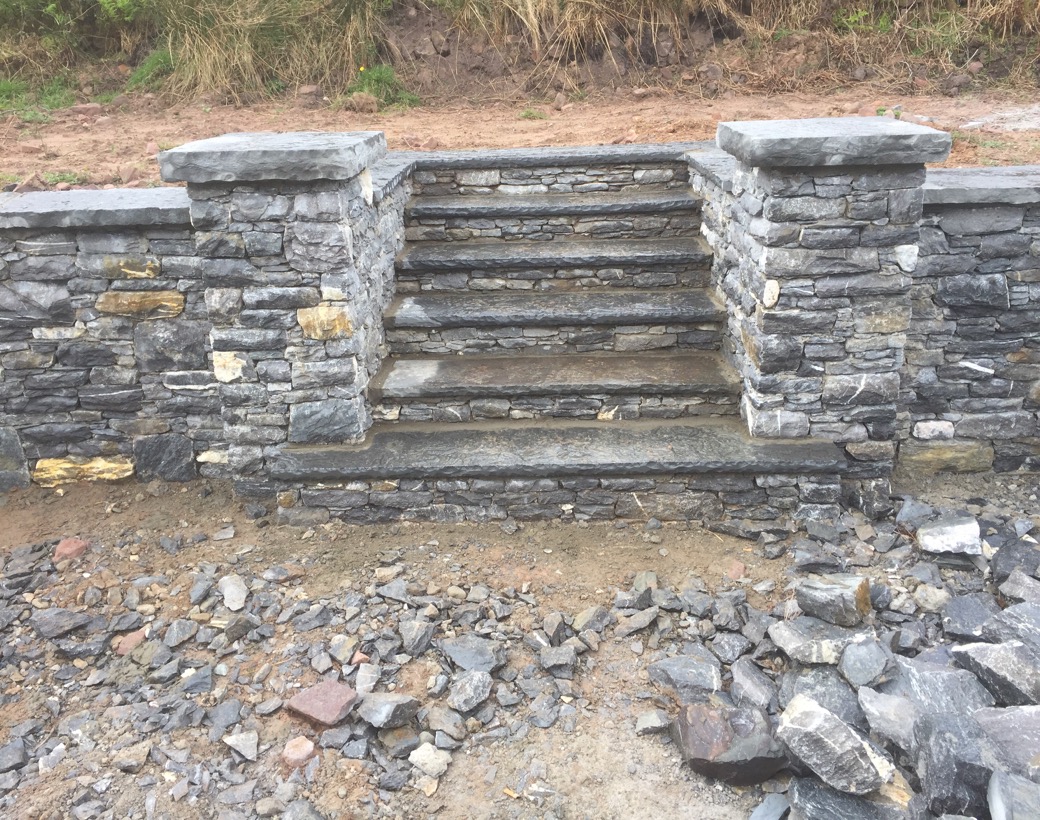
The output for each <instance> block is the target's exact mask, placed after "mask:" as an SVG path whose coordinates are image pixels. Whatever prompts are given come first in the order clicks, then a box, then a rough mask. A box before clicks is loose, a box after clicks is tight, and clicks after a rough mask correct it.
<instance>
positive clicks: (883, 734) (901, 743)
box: [858, 686, 920, 754]
mask: <svg viewBox="0 0 1040 820" xmlns="http://www.w3.org/2000/svg"><path fill="white" fill-rule="evenodd" d="M858 694H859V705H860V708H862V709H863V714H864V715H866V717H867V723H868V724H869V725H870V731H871V732H872V733H873V734H874V735H876V736H877V737H879V738H881V739H882V740H884V741H886V742H888V743H894V744H895V745H896V746H898V747H899V748H900V749H902V750H903V751H904V752H908V753H911V754H914V753H916V750H917V747H916V746H915V745H914V744H915V741H914V725H915V724H916V723H917V718H918V717H919V716H920V711H919V710H918V708H917V705H916V704H915V703H914V702H913V701H912V700H910V699H909V698H904V697H899V696H897V695H884V694H882V693H881V692H875V691H874V690H873V689H870V688H868V687H866V686H863V687H861V688H860V690H859V692H858Z"/></svg>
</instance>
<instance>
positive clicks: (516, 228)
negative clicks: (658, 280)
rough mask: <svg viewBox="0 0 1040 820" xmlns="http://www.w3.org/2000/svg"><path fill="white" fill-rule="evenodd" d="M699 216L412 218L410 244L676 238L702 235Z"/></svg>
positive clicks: (685, 214) (687, 214) (408, 231)
mask: <svg viewBox="0 0 1040 820" xmlns="http://www.w3.org/2000/svg"><path fill="white" fill-rule="evenodd" d="M700 227H701V220H700V215H699V214H697V213H679V214H663V215H652V214H633V215H626V216H531V217H520V218H517V217H485V218H471V219H470V218H459V217H455V218H451V219H435V218H431V217H425V218H422V219H412V220H410V221H409V222H408V226H407V227H406V228H405V232H404V236H405V239H406V240H407V241H409V242H421V241H439V242H464V241H466V240H469V239H505V240H517V239H532V240H540V241H549V240H552V239H560V238H566V239H655V238H661V237H664V238H668V239H675V238H678V237H681V236H699V235H700Z"/></svg>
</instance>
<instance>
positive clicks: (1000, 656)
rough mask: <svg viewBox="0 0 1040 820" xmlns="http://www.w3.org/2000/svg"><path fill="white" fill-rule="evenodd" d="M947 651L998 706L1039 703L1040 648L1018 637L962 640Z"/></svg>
mask: <svg viewBox="0 0 1040 820" xmlns="http://www.w3.org/2000/svg"><path fill="white" fill-rule="evenodd" d="M951 653H952V654H953V658H954V660H956V661H957V663H958V664H960V665H961V666H963V667H964V668H965V669H967V670H969V671H971V672H973V673H974V674H975V677H977V678H978V679H979V680H980V681H982V683H983V685H984V686H985V687H986V688H987V689H989V691H990V692H992V693H993V697H995V698H996V700H997V703H998V704H1000V705H1001V706H1029V705H1031V704H1040V650H1038V649H1035V648H1033V647H1032V646H1030V645H1028V644H1024V643H1022V642H1021V641H1007V642H1006V643H1001V644H991V643H969V644H964V645H963V646H955V647H953V649H952V650H951Z"/></svg>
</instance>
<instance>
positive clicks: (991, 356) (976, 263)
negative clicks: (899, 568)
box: [689, 120, 1040, 500]
mask: <svg viewBox="0 0 1040 820" xmlns="http://www.w3.org/2000/svg"><path fill="white" fill-rule="evenodd" d="M771 125H773V126H779V125H783V124H779V123H777V124H771ZM726 126H727V124H724V125H723V128H722V129H720V135H721V133H722V131H723V130H725V128H726ZM733 126H734V128H736V129H738V130H739V129H740V126H741V124H733ZM816 127H817V129H818V134H817V135H815V136H813V137H811V138H810V137H806V134H807V133H808V132H811V131H812V128H810V129H807V130H806V129H805V127H804V126H802V127H801V130H794V131H793V132H792V131H791V130H790V129H784V128H777V129H776V130H775V132H774V133H773V136H768V133H769V130H770V129H769V128H766V129H764V130H763V131H758V132H754V133H752V134H751V135H750V137H747V138H746V139H745V140H744V143H743V144H741V141H740V139H739V138H735V139H733V140H731V142H730V148H731V152H728V151H722V150H715V151H702V152H695V153H691V154H690V155H689V159H690V164H691V181H692V185H693V188H694V192H695V194H696V195H699V196H702V197H703V199H704V202H703V205H702V223H703V227H702V233H703V234H704V236H705V237H706V238H707V239H708V241H709V244H710V245H711V246H712V249H713V251H714V253H715V259H714V263H713V264H714V267H713V271H712V281H713V284H714V285H715V286H716V287H717V288H718V291H719V293H720V295H721V296H722V298H723V299H724V300H725V303H726V308H727V315H728V328H727V337H726V341H725V344H724V350H725V352H726V354H727V356H728V357H729V358H730V360H731V362H732V363H733V365H734V366H735V367H736V369H737V370H738V371H739V372H740V374H741V376H742V379H743V383H744V406H743V408H742V412H743V414H744V416H745V418H746V420H747V423H748V427H749V429H750V430H751V432H752V433H753V434H754V435H758V436H767V437H773V436H787V437H804V436H813V437H822V438H829V439H832V440H834V441H837V442H840V443H842V444H843V445H844V447H845V449H846V451H847V453H848V455H849V456H850V458H851V460H852V463H853V464H854V465H856V466H857V468H858V470H859V471H860V473H861V475H862V476H863V477H870V476H871V475H873V476H874V477H876V478H882V479H883V477H884V475H885V474H886V473H887V472H888V471H889V470H891V468H892V466H893V463H894V461H895V458H896V454H897V451H898V453H899V458H900V460H901V461H902V462H905V464H906V465H907V466H909V467H924V468H927V469H931V470H935V469H972V470H987V469H991V468H992V469H997V470H1008V469H1018V468H1020V467H1026V468H1031V469H1032V468H1035V467H1036V456H1035V454H1036V453H1037V444H1038V443H1040V442H1038V440H1037V416H1036V407H1037V405H1036V399H1037V397H1038V390H1040V388H1038V384H1040V381H1038V380H1040V369H1038V364H1040V355H1038V353H1037V347H1038V343H1037V342H1036V341H1035V339H1034V338H1033V337H1034V335H1035V331H1036V329H1037V328H1038V324H1037V322H1038V317H1040V311H1038V308H1040V288H1038V287H1037V284H1038V283H1040V229H1038V226H1040V204H1038V203H1040V169H1038V168H1018V169H975V170H973V171H971V172H965V171H952V170H938V171H930V172H928V173H927V177H926V174H925V171H924V168H923V165H922V164H921V163H920V162H918V163H916V164H911V163H909V162H908V160H909V159H912V158H913V154H912V152H913V150H914V149H913V148H912V146H913V143H914V140H915V139H916V136H917V135H919V134H920V132H919V131H918V130H917V129H916V128H915V127H912V126H910V127H907V130H906V133H905V135H904V136H905V140H906V141H905V143H904V146H903V147H904V149H907V150H909V151H910V153H904V154H903V155H902V156H901V157H898V158H899V159H900V160H901V162H900V164H884V162H885V161H886V159H887V161H888V162H889V163H891V160H892V154H891V152H892V150H893V147H892V142H891V141H890V142H889V143H887V144H883V143H877V144H873V143H871V141H870V140H865V141H864V142H863V143H862V144H861V145H859V146H858V150H859V153H858V154H857V153H856V146H855V145H854V144H851V145H850V142H852V143H854V142H855V139H856V136H855V135H851V136H850V135H848V134H843V133H842V129H843V128H844V127H845V126H844V124H843V123H842V121H836V120H829V121H821V122H820V123H819V124H818V126H816ZM858 127H859V128H860V129H863V128H864V126H862V125H860V126H858ZM886 127H887V128H889V129H890V130H891V129H892V126H886ZM827 128H829V129H830V130H829V131H828V130H826V129H827ZM868 128H869V126H868ZM895 130H896V131H898V130H899V127H898V126H896V127H895ZM933 133H934V132H933ZM764 135H765V136H764ZM738 136H739V135H738ZM758 137H762V139H763V141H768V142H769V143H770V150H771V151H773V152H774V153H773V154H772V155H771V156H772V159H771V160H765V159H764V158H760V160H761V161H763V162H764V161H770V162H777V161H780V162H782V163H784V164H781V165H779V166H774V165H756V164H755V162H754V161H753V160H749V154H750V153H752V152H753V151H754V150H755V149H756V147H757V146H756V145H755V144H754V143H755V139H756V138H758ZM817 138H819V139H828V138H829V139H830V142H829V143H828V144H827V146H826V150H824V151H821V150H820V148H819V146H818V145H815V144H814V140H815V139H817ZM785 140H786V145H785V144H783V143H784V141H785ZM799 143H801V144H799ZM916 150H918V151H919V152H920V153H919V154H918V159H923V158H924V154H925V153H927V151H928V150H931V149H929V148H928V146H927V145H926V146H922V145H920V144H918V146H917V149H916ZM785 151H786V153H785ZM875 152H876V153H877V155H876V156H875V157H874V158H875V160H876V162H875V163H874V164H872V165H870V166H866V165H864V164H862V163H864V161H865V160H866V159H869V158H870V157H871V155H872V154H874V153H875ZM885 153H887V154H888V156H887V157H883V156H881V155H882V154H885ZM828 157H829V159H828ZM850 157H856V159H855V160H854V161H853V164H849V163H850V161H851V160H850ZM778 158H779V160H778ZM932 158H933V159H934V158H941V157H934V156H933V157H932ZM856 163H860V164H856ZM861 500H862V499H861Z"/></svg>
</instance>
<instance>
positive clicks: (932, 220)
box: [901, 168, 1040, 471]
mask: <svg viewBox="0 0 1040 820" xmlns="http://www.w3.org/2000/svg"><path fill="white" fill-rule="evenodd" d="M925 195H926V201H925V212H924V219H923V221H922V227H921V243H920V248H921V252H920V258H919V260H918V265H917V269H916V271H915V273H914V281H913V286H912V288H911V300H912V317H911V322H910V329H909V332H908V335H907V350H906V364H905V367H904V368H903V372H902V395H901V403H903V404H905V406H906V411H907V415H906V419H905V423H904V424H903V429H902V430H901V438H903V439H904V444H903V446H902V452H901V461H903V462H905V463H906V464H907V465H908V466H920V467H924V468H928V469H933V470H934V469H937V468H944V469H957V470H989V469H995V470H997V471H1007V470H1016V469H1020V468H1025V469H1030V470H1035V469H1037V468H1038V467H1040V439H1038V435H1040V431H1038V427H1037V411H1038V409H1040V335H1038V334H1040V169H1037V168H1028V169H1013V168H1010V169H1001V168H993V169H985V170H978V171H972V172H967V171H948V170H939V171H934V172H931V173H930V174H929V180H928V185H927V186H926V189H925Z"/></svg>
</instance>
